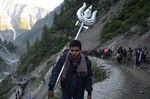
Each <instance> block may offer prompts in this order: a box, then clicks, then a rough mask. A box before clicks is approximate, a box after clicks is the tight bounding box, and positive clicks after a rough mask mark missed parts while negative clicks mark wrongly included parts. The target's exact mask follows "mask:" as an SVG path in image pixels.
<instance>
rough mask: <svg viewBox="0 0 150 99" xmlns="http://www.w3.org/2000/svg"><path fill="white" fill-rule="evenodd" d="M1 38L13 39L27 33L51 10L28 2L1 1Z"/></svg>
mask: <svg viewBox="0 0 150 99" xmlns="http://www.w3.org/2000/svg"><path fill="white" fill-rule="evenodd" d="M0 7H1V8H0V39H1V40H2V41H4V40H7V41H13V40H15V39H16V38H18V37H20V36H22V35H25V34H26V33H28V31H30V30H31V28H32V27H33V26H34V25H35V23H36V22H37V21H38V20H40V19H42V18H44V17H45V16H46V15H47V14H48V13H49V12H50V11H49V10H48V9H45V8H40V7H35V6H31V5H28V4H16V3H15V2H13V1H12V0H1V1H0Z"/></svg>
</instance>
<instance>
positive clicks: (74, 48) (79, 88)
mask: <svg viewBox="0 0 150 99" xmlns="http://www.w3.org/2000/svg"><path fill="white" fill-rule="evenodd" d="M63 64H64V70H63V72H62V75H61V78H60V82H61V88H62V98H61V99H72V98H73V99H83V98H84V91H85V90H86V91H87V92H88V96H87V99H92V97H91V94H92V90H93V88H92V69H91V61H90V60H89V59H88V57H87V56H84V55H83V54H82V45H81V42H80V41H78V40H73V41H71V42H70V45H69V52H68V53H67V54H66V55H65V54H64V55H62V56H61V57H60V59H59V60H58V62H57V64H56V66H55V67H54V68H53V70H52V75H51V77H50V81H49V84H48V86H49V91H48V99H50V97H53V95H54V92H53V90H54V86H55V83H56V80H57V77H58V75H59V73H60V71H61V68H62V66H63Z"/></svg>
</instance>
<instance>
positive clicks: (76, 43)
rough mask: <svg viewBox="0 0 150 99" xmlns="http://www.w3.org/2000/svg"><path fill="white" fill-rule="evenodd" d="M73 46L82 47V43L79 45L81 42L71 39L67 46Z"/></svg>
mask: <svg viewBox="0 0 150 99" xmlns="http://www.w3.org/2000/svg"><path fill="white" fill-rule="evenodd" d="M74 46H77V47H79V48H80V49H82V45H81V42H80V41H79V40H72V41H71V42H70V44H69V47H74Z"/></svg>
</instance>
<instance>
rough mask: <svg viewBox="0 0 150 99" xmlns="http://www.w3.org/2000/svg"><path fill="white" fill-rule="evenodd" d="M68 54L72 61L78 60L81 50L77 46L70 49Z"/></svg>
mask: <svg viewBox="0 0 150 99" xmlns="http://www.w3.org/2000/svg"><path fill="white" fill-rule="evenodd" d="M69 49H70V53H71V58H72V59H78V57H79V56H80V52H81V49H80V48H79V47H78V46H73V47H70V48H69Z"/></svg>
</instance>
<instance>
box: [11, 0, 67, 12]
mask: <svg viewBox="0 0 150 99" xmlns="http://www.w3.org/2000/svg"><path fill="white" fill-rule="evenodd" d="M13 1H15V2H17V3H21V4H31V5H35V6H39V7H43V8H47V9H49V10H50V11H51V10H53V9H54V8H55V7H57V6H58V5H59V4H60V3H62V2H63V1H64V0H13Z"/></svg>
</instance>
